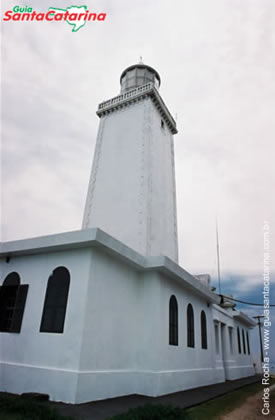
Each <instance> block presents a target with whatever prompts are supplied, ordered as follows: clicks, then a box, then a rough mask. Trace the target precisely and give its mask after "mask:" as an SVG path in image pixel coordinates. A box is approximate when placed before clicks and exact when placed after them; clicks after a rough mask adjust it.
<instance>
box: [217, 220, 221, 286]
mask: <svg viewBox="0 0 275 420" xmlns="http://www.w3.org/2000/svg"><path fill="white" fill-rule="evenodd" d="M216 241H217V264H218V282H219V294H221V272H220V247H219V234H218V221H217V219H216Z"/></svg>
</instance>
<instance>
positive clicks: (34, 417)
mask: <svg viewBox="0 0 275 420" xmlns="http://www.w3.org/2000/svg"><path fill="white" fill-rule="evenodd" d="M0 413H3V414H10V415H15V416H16V418H18V419H20V420H21V419H22V420H73V418H72V417H64V416H62V415H61V414H59V413H58V412H57V411H56V410H54V409H52V408H50V407H48V406H46V405H43V404H40V403H37V402H35V401H32V400H26V399H23V398H20V397H2V396H1V397H0Z"/></svg>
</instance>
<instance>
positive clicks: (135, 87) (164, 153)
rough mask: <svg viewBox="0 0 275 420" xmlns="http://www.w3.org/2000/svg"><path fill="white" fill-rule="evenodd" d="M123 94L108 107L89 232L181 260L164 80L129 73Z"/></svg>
mask: <svg viewBox="0 0 275 420" xmlns="http://www.w3.org/2000/svg"><path fill="white" fill-rule="evenodd" d="M120 84H121V92H120V95H118V96H116V97H114V98H112V99H110V100H108V101H105V102H102V103H101V104H100V105H99V107H98V110H97V115H98V116H99V117H100V125H99V130H98V135H97V141H96V148H95V154H94V160H93V166H92V171H91V177H90V181H89V187H88V194H87V199H86V205H85V211H84V218H83V226H82V227H83V229H86V228H92V227H98V228H100V229H102V230H104V231H105V232H106V233H108V234H110V235H112V236H113V237H115V238H116V239H118V240H120V241H122V242H124V243H125V244H126V245H128V246H129V247H131V248H133V249H134V250H136V251H138V252H140V253H141V254H143V255H146V256H155V255H166V256H168V257H170V258H171V259H172V260H174V261H175V262H177V261H178V239H177V215H176V188H175V169H174V146H173V134H176V133H177V129H176V123H175V121H174V119H173V117H172V116H171V114H170V112H169V110H168V108H167V107H166V105H165V103H164V102H163V100H162V98H161V96H160V94H159V91H158V89H159V87H160V76H159V74H158V73H157V71H156V70H154V69H153V68H152V67H150V66H147V65H145V64H143V63H139V64H135V65H133V66H130V67H128V68H127V69H126V70H124V71H123V73H122V75H121V77H120Z"/></svg>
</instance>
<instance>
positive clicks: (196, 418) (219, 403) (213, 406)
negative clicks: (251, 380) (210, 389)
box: [187, 378, 275, 420]
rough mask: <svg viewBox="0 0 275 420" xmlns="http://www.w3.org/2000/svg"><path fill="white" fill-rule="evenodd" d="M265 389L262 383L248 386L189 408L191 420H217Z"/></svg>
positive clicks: (272, 379)
mask: <svg viewBox="0 0 275 420" xmlns="http://www.w3.org/2000/svg"><path fill="white" fill-rule="evenodd" d="M273 383H275V379H274V378H271V379H270V385H272V384H273ZM263 388H264V387H263V385H262V384H261V382H257V383H256V384H252V385H247V386H245V387H243V388H240V389H238V390H236V391H232V392H230V393H229V394H226V395H224V396H222V397H219V398H215V399H214V400H212V401H209V402H206V403H204V404H201V405H198V406H196V407H193V408H189V409H188V410H187V413H188V414H189V416H190V420H201V419H207V420H215V419H218V418H219V416H221V415H222V414H226V413H229V412H230V411H232V410H233V409H234V408H237V407H240V406H241V405H242V403H243V402H244V401H245V400H246V399H247V398H248V397H249V396H250V395H253V394H256V393H257V392H260V391H261V390H262V389H263Z"/></svg>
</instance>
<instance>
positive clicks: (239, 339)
mask: <svg viewBox="0 0 275 420" xmlns="http://www.w3.org/2000/svg"><path fill="white" fill-rule="evenodd" d="M237 337H238V350H239V353H240V354H241V352H242V349H241V336H240V328H239V327H238V328H237Z"/></svg>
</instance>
